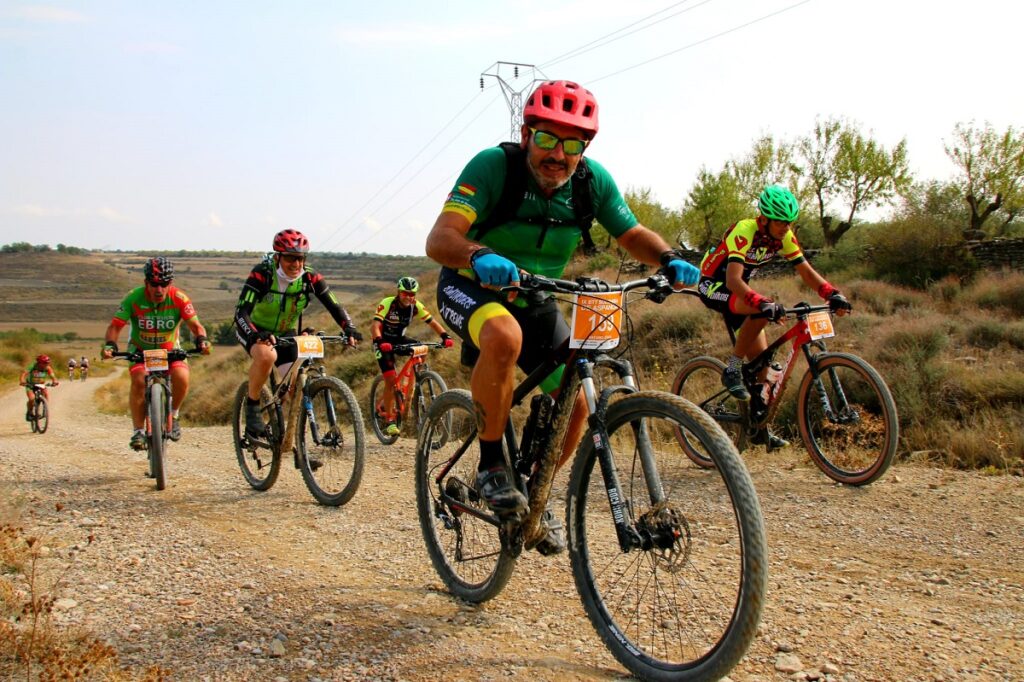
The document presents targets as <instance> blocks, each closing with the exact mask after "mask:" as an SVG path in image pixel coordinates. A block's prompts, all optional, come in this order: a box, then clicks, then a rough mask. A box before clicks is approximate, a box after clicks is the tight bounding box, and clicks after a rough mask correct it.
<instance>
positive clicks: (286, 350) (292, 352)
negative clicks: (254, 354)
mask: <svg viewBox="0 0 1024 682" xmlns="http://www.w3.org/2000/svg"><path fill="white" fill-rule="evenodd" d="M274 336H276V337H277V338H284V337H288V336H295V334H291V333H288V334H275V335H274ZM235 338H236V339H238V343H240V344H242V347H243V348H245V354H246V355H249V354H250V353H249V351H251V350H252V347H253V346H254V345H255V344H256V342H257V341H258V340H259V339H256V340H254V341H251V342H250V341H249V340H248V339H246V338H245V337H244V336H242V334H241V333H240V332H239V331H238V328H237V327H236V328H235ZM274 350H276V351H277V360H275V361H274V365H275V366H277V367H280V366H281V365H283V364H286V363H289V362H295V361H296V360H297V359H298V357H299V347H298V346H297V345H295V344H294V343H285V344H282V345H280V346H278V347H277V348H275V349H274Z"/></svg>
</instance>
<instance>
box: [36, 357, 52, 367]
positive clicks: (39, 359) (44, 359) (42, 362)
mask: <svg viewBox="0 0 1024 682" xmlns="http://www.w3.org/2000/svg"><path fill="white" fill-rule="evenodd" d="M36 364H37V365H48V364H50V356H49V355H37V356H36Z"/></svg>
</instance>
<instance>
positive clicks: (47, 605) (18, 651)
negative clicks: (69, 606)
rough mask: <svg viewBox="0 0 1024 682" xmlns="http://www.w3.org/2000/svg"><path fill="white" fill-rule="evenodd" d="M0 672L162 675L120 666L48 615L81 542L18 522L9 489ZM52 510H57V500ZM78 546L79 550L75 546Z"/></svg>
mask: <svg viewBox="0 0 1024 682" xmlns="http://www.w3.org/2000/svg"><path fill="white" fill-rule="evenodd" d="M0 493H2V495H0V500H3V502H0V676H2V677H3V678H4V679H10V680H14V679H24V680H26V682H30V681H31V680H46V681H48V680H54V681H55V680H109V681H111V682H121V681H128V680H146V681H156V680H165V679H168V671H166V670H164V669H162V668H159V667H151V668H148V669H146V670H144V671H141V672H136V671H133V670H130V669H125V668H122V667H121V664H120V661H119V660H118V654H117V651H116V650H115V649H114V648H113V647H112V646H110V645H109V644H107V643H105V642H103V641H101V640H100V639H98V638H96V637H95V636H93V635H91V634H89V633H85V632H78V631H74V630H71V629H70V628H67V627H65V626H63V625H61V624H60V622H59V621H58V619H57V618H55V616H54V606H55V604H56V602H57V600H58V598H59V595H60V594H61V591H62V590H63V588H64V585H65V582H66V578H67V575H68V572H69V570H70V568H71V567H72V566H73V565H74V562H75V560H76V559H77V557H78V555H79V553H80V552H81V551H86V550H87V548H88V546H89V544H91V543H92V541H93V536H92V535H89V536H87V537H86V538H85V543H84V545H76V546H75V547H72V548H64V547H61V546H60V545H59V543H57V542H56V541H55V540H54V539H52V538H46V537H43V536H40V535H35V534H33V533H30V532H29V531H27V530H26V529H25V528H23V527H22V525H21V524H20V520H21V517H22V514H21V511H22V506H21V504H20V501H19V500H18V499H17V498H16V497H15V496H14V494H13V491H10V490H5V491H0ZM56 509H57V512H58V513H59V512H60V511H61V509H62V508H61V505H60V504H58V505H57V507H56ZM79 546H81V547H82V549H80V550H79V549H77V547H79Z"/></svg>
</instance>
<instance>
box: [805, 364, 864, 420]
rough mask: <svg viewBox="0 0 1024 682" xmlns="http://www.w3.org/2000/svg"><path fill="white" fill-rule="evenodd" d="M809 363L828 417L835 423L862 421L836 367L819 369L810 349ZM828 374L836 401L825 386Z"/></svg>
mask: <svg viewBox="0 0 1024 682" xmlns="http://www.w3.org/2000/svg"><path fill="white" fill-rule="evenodd" d="M805 352H806V353H807V363H808V366H809V367H810V368H811V376H812V377H813V379H814V391H815V393H817V395H818V402H819V403H820V404H821V410H822V413H823V414H824V415H825V416H826V417H827V418H828V420H829V421H830V422H832V423H833V424H850V423H856V422H858V421H860V414H858V413H857V411H856V410H854V409H852V408H851V407H850V401H849V400H848V399H847V398H846V393H845V391H843V384H842V382H840V381H839V375H838V374H837V373H836V370H835V368H832V367H830V368H829V369H827V370H825V372H820V371H818V366H817V364H816V363H815V362H814V360H813V358H812V357H811V354H810V351H807V350H806V348H805ZM825 374H827V375H828V380H829V382H830V383H831V385H832V390H833V392H834V393H835V403H837V404H836V405H833V401H832V400H831V399H830V398H829V396H828V390H827V389H826V388H825V380H824V376H823V375H825Z"/></svg>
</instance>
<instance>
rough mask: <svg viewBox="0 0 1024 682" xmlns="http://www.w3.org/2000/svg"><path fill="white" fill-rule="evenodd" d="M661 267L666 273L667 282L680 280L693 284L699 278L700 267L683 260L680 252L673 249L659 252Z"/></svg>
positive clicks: (688, 284)
mask: <svg viewBox="0 0 1024 682" xmlns="http://www.w3.org/2000/svg"><path fill="white" fill-rule="evenodd" d="M661 267H662V268H663V269H664V270H665V274H666V275H668V279H669V284H672V285H675V284H676V282H682V283H683V284H685V285H686V286H693V285H694V284H696V283H697V281H698V280H700V269H699V268H697V267H696V266H695V265H693V264H691V263H687V262H686V261H685V260H683V258H682V256H681V255H680V253H679V252H678V251H676V250H674V249H673V250H672V251H666V252H665V253H663V254H661Z"/></svg>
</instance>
